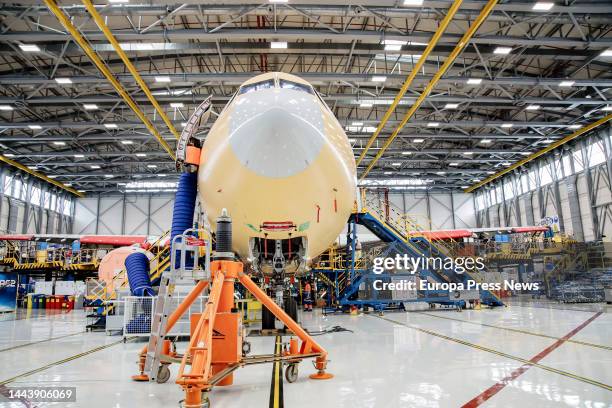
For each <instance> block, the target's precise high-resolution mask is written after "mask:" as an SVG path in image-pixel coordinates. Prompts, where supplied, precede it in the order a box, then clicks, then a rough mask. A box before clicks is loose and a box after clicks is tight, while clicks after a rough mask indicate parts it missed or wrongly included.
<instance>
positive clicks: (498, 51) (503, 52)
mask: <svg viewBox="0 0 612 408" xmlns="http://www.w3.org/2000/svg"><path fill="white" fill-rule="evenodd" d="M511 52H512V48H511V47H497V48H495V49H494V50H493V54H497V55H508V54H510V53H511Z"/></svg>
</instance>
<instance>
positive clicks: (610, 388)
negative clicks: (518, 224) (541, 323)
mask: <svg viewBox="0 0 612 408" xmlns="http://www.w3.org/2000/svg"><path fill="white" fill-rule="evenodd" d="M599 314H601V312H599ZM599 314H596V315H595V316H593V317H592V319H593V320H594V319H595V318H596V317H597V316H599ZM369 316H371V315H369ZM374 317H377V318H378V319H382V320H385V321H387V322H389V323H393V324H399V325H401V326H404V327H408V328H409V329H413V330H416V331H419V332H421V333H425V334H429V335H431V336H435V337H438V338H441V339H444V340H448V341H452V342H455V343H458V344H462V345H464V346H468V347H472V348H474V349H477V350H481V351H485V352H487V353H491V354H495V355H498V356H501V357H505V358H509V359H511V360H514V361H518V362H520V363H523V364H525V365H527V366H533V367H538V368H541V369H542V370H546V371H549V372H552V373H556V374H559V375H563V376H565V377H569V378H573V379H575V380H578V381H582V382H584V383H587V384H591V385H594V386H596V387H600V388H603V389H605V390H608V391H612V386H611V385H608V384H604V383H602V382H599V381H595V380H592V379H590V378H586V377H582V376H579V375H577V374H572V373H569V372H567V371H563V370H558V369H556V368H553V367H549V366H546V365H543V364H539V363H537V362H535V361H532V360H527V359H524V358H521V357H517V356H513V355H511V354H508V353H504V352H502V351H497V350H494V349H492V348H489V347H485V346H480V345H478V344H474V343H470V342H469V341H465V340H461V339H457V338H454V337H450V336H446V335H444V334H440V333H437V332H434V331H431V330H427V329H423V328H421V327H417V326H412V325H410V324H406V323H402V322H398V321H396V320H392V319H387V318H386V317H382V316H374ZM589 322H590V321H589ZM559 342H560V343H561V344H562V343H564V342H565V340H559Z"/></svg>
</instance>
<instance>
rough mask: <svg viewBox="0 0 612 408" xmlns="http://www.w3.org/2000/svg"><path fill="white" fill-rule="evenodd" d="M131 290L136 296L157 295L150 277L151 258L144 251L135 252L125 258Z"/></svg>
mask: <svg viewBox="0 0 612 408" xmlns="http://www.w3.org/2000/svg"><path fill="white" fill-rule="evenodd" d="M125 270H126V271H127V277H128V282H129V284H130V291H131V292H132V295H134V296H155V292H154V291H153V288H151V279H150V277H149V258H147V256H146V255H145V254H143V253H142V252H134V253H133V254H130V255H128V257H127V258H125Z"/></svg>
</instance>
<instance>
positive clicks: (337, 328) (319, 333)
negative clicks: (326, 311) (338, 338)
mask: <svg viewBox="0 0 612 408" xmlns="http://www.w3.org/2000/svg"><path fill="white" fill-rule="evenodd" d="M306 332H307V333H308V334H309V335H311V336H322V335H324V334H329V333H340V332H349V333H353V331H352V330H349V329H346V328H344V327H342V326H334V327H330V328H327V329H323V330H317V331H310V330H306Z"/></svg>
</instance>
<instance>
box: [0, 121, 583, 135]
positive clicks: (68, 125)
mask: <svg viewBox="0 0 612 408" xmlns="http://www.w3.org/2000/svg"><path fill="white" fill-rule="evenodd" d="M355 120H359V121H360V122H363V123H364V125H375V124H376V123H378V121H377V120H370V119H363V120H361V119H349V121H355ZM432 121H436V119H431V120H414V121H411V122H408V123H407V124H406V127H419V128H421V127H427V124H428V123H430V122H432ZM438 121H439V122H440V126H442V127H444V126H449V127H451V126H452V127H478V128H479V127H489V128H491V127H493V128H498V127H501V126H502V125H503V124H511V125H512V128H529V127H533V128H567V127H569V126H570V125H571V123H569V122H566V123H563V122H542V121H516V120H514V121H513V120H507V121H503V120H456V121H453V122H452V123H448V124H445V123H444V122H443V121H442V120H438ZM152 122H153V123H159V124H161V123H163V122H161V121H152ZM182 122H183V121H173V123H175V124H177V126H180V124H181V123H182ZM399 122H400V121H399V120H389V121H388V122H387V124H388V125H394V124H398V123H399ZM109 123H113V124H116V125H117V129H141V128H145V125H144V124H143V123H141V122H135V121H134V122H133V121H129V122H120V121H109V120H107V121H106V124H109ZM30 126H40V127H42V129H107V127H106V126H105V125H104V124H102V123H97V122H91V121H81V122H66V121H62V122H30V121H28V122H0V129H29V127H30ZM107 130H112V129H107ZM119 137H121V136H118V138H119Z"/></svg>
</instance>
